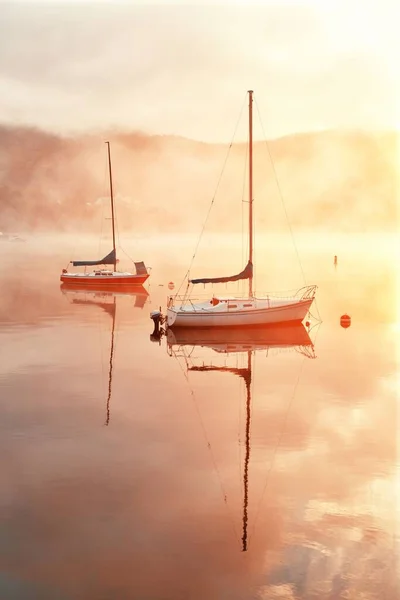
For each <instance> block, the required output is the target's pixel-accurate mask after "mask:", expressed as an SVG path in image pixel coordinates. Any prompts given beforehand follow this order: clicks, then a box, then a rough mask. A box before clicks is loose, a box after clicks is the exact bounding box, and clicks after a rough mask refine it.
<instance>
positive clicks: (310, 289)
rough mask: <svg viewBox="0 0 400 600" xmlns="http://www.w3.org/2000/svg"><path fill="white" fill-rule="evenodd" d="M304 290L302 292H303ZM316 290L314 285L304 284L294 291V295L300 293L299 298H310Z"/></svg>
mask: <svg viewBox="0 0 400 600" xmlns="http://www.w3.org/2000/svg"><path fill="white" fill-rule="evenodd" d="M303 290H304V292H303ZM316 291H317V286H316V285H306V286H304V287H302V288H300V289H299V290H297V292H296V296H297V295H300V298H301V300H312V299H313V298H314V296H315V292H316Z"/></svg>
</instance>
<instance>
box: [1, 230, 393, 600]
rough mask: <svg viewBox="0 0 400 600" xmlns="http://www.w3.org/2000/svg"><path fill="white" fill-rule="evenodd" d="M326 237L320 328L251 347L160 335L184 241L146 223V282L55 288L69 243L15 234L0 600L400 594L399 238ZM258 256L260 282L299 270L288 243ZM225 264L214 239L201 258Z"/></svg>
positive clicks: (7, 328) (5, 382)
mask: <svg viewBox="0 0 400 600" xmlns="http://www.w3.org/2000/svg"><path fill="white" fill-rule="evenodd" d="M189 237H190V236H189ZM323 241H324V244H321V240H319V241H318V242H317V241H315V240H314V241H313V240H310V239H304V240H303V243H302V245H301V248H300V250H301V255H302V266H303V269H304V272H305V273H306V275H307V280H308V282H310V283H317V284H318V286H319V291H318V302H317V306H316V307H315V308H313V311H312V312H313V315H312V317H311V319H310V320H311V325H312V326H313V327H312V328H311V330H310V333H309V338H310V342H312V345H310V342H308V341H307V339H304V335H303V334H301V335H300V334H299V332H296V331H294V332H293V331H286V332H285V334H282V332H278V333H275V334H274V335H275V337H274V339H271V336H270V337H269V338H268V336H267V337H262V336H261V338H262V339H261V341H260V339H247V340H241V341H240V340H239V342H241V343H242V344H243V343H244V344H247V345H248V346H250V350H252V352H249V353H248V352H247V351H242V352H233V351H232V352H228V353H226V352H224V351H223V350H226V349H227V347H228V346H229V344H232V343H233V342H238V340H233V342H232V340H229V339H225V340H216V341H214V342H212V341H208V342H207V340H204V339H203V340H198V339H195V338H192V339H189V340H184V339H178V340H170V341H175V342H176V343H175V344H173V345H172V346H171V345H169V344H168V340H167V339H166V338H162V339H161V340H160V342H158V341H152V340H151V338H150V334H151V333H152V323H151V321H150V319H149V313H150V311H151V310H154V309H155V308H158V306H159V305H160V304H161V305H163V306H165V297H166V295H167V293H168V288H167V284H168V282H169V281H170V280H172V281H174V282H175V283H178V282H179V281H180V280H181V279H182V276H183V274H184V270H185V267H187V263H188V260H187V258H188V257H189V258H190V256H191V254H192V250H193V243H192V240H191V239H186V240H183V241H181V243H180V244H179V245H178V243H177V241H176V240H173V239H167V238H160V239H159V240H158V241H157V243H154V242H152V243H150V242H148V241H146V240H143V239H142V240H139V243H140V248H141V255H140V256H137V250H136V254H135V257H137V258H138V259H142V258H144V259H145V260H146V262H147V263H148V264H150V265H151V266H152V276H151V278H150V280H149V285H148V286H146V287H147V292H146V293H142V294H137V295H136V296H135V295H117V296H114V295H109V294H101V293H100V294H96V293H79V292H69V293H63V291H61V290H60V287H59V281H58V277H59V272H60V269H61V268H62V267H64V266H65V265H66V263H67V262H68V260H69V259H70V258H71V257H72V256H71V246H70V242H69V241H65V240H61V241H60V240H59V243H58V244H57V245H55V243H54V240H51V241H50V240H47V239H44V238H42V239H28V240H27V242H26V243H25V244H10V243H7V245H5V243H3V245H2V253H3V254H2V256H3V259H2V266H1V267H0V277H1V299H0V327H1V328H0V338H1V339H0V341H1V361H0V409H1V420H0V428H1V437H0V445H1V466H2V468H1V473H2V478H1V482H2V487H1V496H0V507H1V529H0V531H1V568H0V598H4V599H7V600H14V599H23V600H25V599H26V600H28V599H29V600H30V599H33V598H35V599H36V598H37V599H40V600H47V599H52V600H56V599H60V600H64V599H68V600H69V599H74V600H75V599H77V600H78V599H79V600H80V599H82V600H83V599H84V600H100V599H102V600H103V599H104V600H106V599H107V600H108V599H110V600H114V599H118V600H125V599H132V598H134V599H138V600H139V599H140V600H142V599H157V600H178V599H188V598H190V599H196V600H197V599H199V600H200V599H201V600H205V599H216V600H224V599H229V600H231V599H233V600H235V599H241V600H242V599H243V600H247V599H251V598H265V599H270V598H271V599H274V598H283V599H285V600H290V599H297V600H300V599H302V600H303V599H304V600H306V599H307V600H311V599H312V600H314V599H315V600H317V599H318V600H336V599H357V600H359V599H361V598H362V599H375V598H376V599H379V600H383V599H388V600H396V599H397V598H400V586H399V578H398V562H397V561H398V552H397V548H398V542H399V536H398V527H397V525H398V521H399V506H398V505H399V494H398V492H399V471H400V468H399V458H398V454H397V440H398V431H399V429H398V428H399V421H398V410H397V403H398V385H399V376H398V354H397V347H396V342H397V337H396V336H398V331H399V327H398V314H397V311H398V297H397V290H396V280H395V272H394V263H395V261H394V260H393V248H394V246H392V245H391V244H392V242H390V243H389V242H388V241H387V240H383V242H384V243H381V242H379V243H377V242H376V240H372V239H366V238H360V239H357V240H355V239H354V238H348V239H346V240H344V239H341V240H340V246H339V249H338V244H339V241H338V240H335V241H333V240H332V241H331V242H329V241H328V240H326V239H325V240H323ZM85 244H86V245H85ZM85 244H84V249H85V251H88V252H89V251H90V255H89V256H92V255H93V248H92V249H90V248H91V246H90V242H89V241H87V243H86V242H85ZM54 248H57V251H56V252H54ZM134 253H135V249H134V244H133V243H132V245H131V247H129V254H131V255H133V254H134ZM261 254H262V259H261V260H260V261H259V262H258V263H257V265H258V267H257V276H258V279H259V280H260V282H261V284H262V285H261V286H260V287H262V288H263V289H276V290H279V289H283V290H285V289H288V288H291V287H296V285H297V284H299V286H300V285H302V280H301V272H300V271H299V268H298V266H296V265H295V260H294V259H295V256H294V255H293V253H292V254H290V252H289V250H288V247H286V246H284V245H283V242H282V244H281V245H280V242H279V240H274V241H273V244H272V243H270V242H268V243H267V242H265V248H261ZM334 254H338V258H339V264H338V268H337V269H336V270H335V269H334V268H333V255H334ZM81 255H82V252H81ZM74 257H75V258H76V257H77V252H76V251H74ZM85 257H86V256H85ZM230 259H232V260H231V263H229V269H231V268H232V273H233V272H237V271H238V270H239V269H240V268H241V265H242V263H241V256H240V252H239V255H237V252H236V251H235V248H234V246H232V247H231V246H230V245H229V241H226V240H225V241H224V240H219V241H216V240H214V241H213V242H212V243H210V244H209V245H208V246H207V248H206V251H205V253H204V254H203V255H201V256H200V266H198V265H197V266H196V272H197V274H198V275H200V274H201V275H208V274H209V273H210V274H215V273H217V272H219V273H221V274H227V273H226V263H227V262H229V261H230ZM201 265H203V266H202V268H200V267H201ZM210 265H212V268H210ZM292 265H293V266H292ZM126 266H128V265H126ZM288 282H290V283H289V285H288ZM201 291H202V292H203V290H201ZM228 291H233V292H235V291H236V289H232V288H230V289H228ZM225 293H226V291H225ZM345 312H347V313H348V314H350V315H351V317H352V324H351V327H350V328H348V329H344V328H342V327H341V326H340V323H339V319H340V315H341V314H343V313H345ZM318 315H320V316H321V318H322V321H323V322H322V324H318V323H317V319H316V317H318ZM283 336H285V337H284V339H283ZM199 341H201V342H202V343H203V344H204V346H203V347H202V346H201V345H198V344H197V345H196V342H199ZM180 342H187V345H185V344H182V343H180ZM207 344H208V345H207ZM257 344H258V349H257ZM263 344H264V345H265V344H266V345H270V347H269V348H265V347H264V348H262V345H263ZM260 345H261V348H260ZM285 345H286V347H283V346H285ZM111 348H112V355H111ZM228 349H230V350H238V348H237V347H236V348H232V347H229V348H228ZM242 349H243V347H242ZM239 350H240V348H239ZM110 355H111V356H110ZM110 357H111V361H110ZM110 367H111V379H110ZM210 367H212V368H210ZM249 369H250V370H251V378H250V373H249ZM243 546H245V549H246V551H245V552H243Z"/></svg>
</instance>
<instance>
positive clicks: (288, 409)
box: [249, 356, 306, 544]
mask: <svg viewBox="0 0 400 600" xmlns="http://www.w3.org/2000/svg"><path fill="white" fill-rule="evenodd" d="M305 359H306V357H305V356H304V357H303V360H302V363H301V367H300V370H299V374H298V376H297V381H296V383H295V386H294V390H293V394H292V397H291V398H290V400H289V403H288V407H287V409H286V413H285V417H284V419H283V424H282V429H281V432H280V434H279V438H278V442H277V444H275V448H274V453H273V455H272V460H271V464H270V466H269V469H268V471H267V475H266V479H265V484H264V488H263V491H262V493H261V497H260V501H259V503H258V507H257V510H256V515H255V518H254V523H253V528H252V531H251V533H250V536H249V544H250V541H251V539H252V537H253V535H254V530H255V528H256V523H257V519H258V517H259V513H260V509H261V503H262V501H263V497H264V494H265V491H266V489H267V486H268V482H269V479H270V476H271V473H272V470H273V467H274V463H275V458H276V455H277V452H278V448H279V446H280V444H281V441H282V438H283V434H284V433H285V429H286V423H287V420H288V416H289V412H290V409H291V408H292V404H293V400H294V398H295V396H296V391H297V388H298V385H299V382H300V376H301V373H302V371H303V366H304V363H305Z"/></svg>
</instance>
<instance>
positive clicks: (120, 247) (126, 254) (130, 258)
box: [118, 240, 135, 262]
mask: <svg viewBox="0 0 400 600" xmlns="http://www.w3.org/2000/svg"><path fill="white" fill-rule="evenodd" d="M118 248H119V249H120V250H122V252H123V253H124V254H125V256H127V257H128V258H129V260H131V261H132V262H135V261H134V260H133V258H132V257H131V256H130V255H129V254H128V253H127V252H125V250H124V249H123V247H122V246H120V245H119V240H118Z"/></svg>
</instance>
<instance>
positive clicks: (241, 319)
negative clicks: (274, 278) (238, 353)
mask: <svg viewBox="0 0 400 600" xmlns="http://www.w3.org/2000/svg"><path fill="white" fill-rule="evenodd" d="M312 302H313V298H304V299H298V298H297V299H294V298H293V299H282V300H278V299H275V300H269V299H249V300H247V299H240V300H239V299H232V300H223V301H220V302H219V303H218V304H217V305H215V306H213V305H212V301H210V302H204V303H201V304H196V305H193V304H189V305H186V306H181V307H179V308H178V307H174V306H171V307H169V308H168V310H167V324H168V327H246V326H248V327H254V326H257V325H270V324H276V323H289V322H292V323H293V322H301V321H303V319H304V318H305V316H306V315H307V313H308V311H309V308H310V306H311V304H312Z"/></svg>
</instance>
